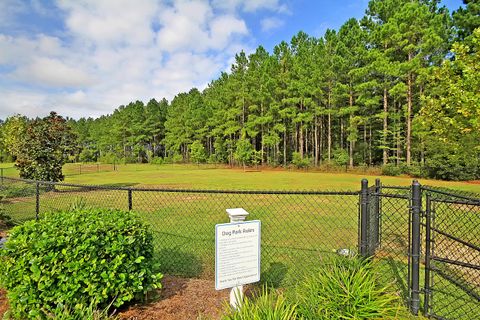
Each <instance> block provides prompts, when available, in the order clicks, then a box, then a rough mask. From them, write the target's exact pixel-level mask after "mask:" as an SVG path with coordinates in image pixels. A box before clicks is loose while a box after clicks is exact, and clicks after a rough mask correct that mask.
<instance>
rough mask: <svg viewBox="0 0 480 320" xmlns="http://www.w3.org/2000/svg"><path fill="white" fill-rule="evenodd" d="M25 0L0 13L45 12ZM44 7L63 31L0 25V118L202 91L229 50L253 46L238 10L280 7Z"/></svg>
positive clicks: (143, 0) (64, 2)
mask: <svg viewBox="0 0 480 320" xmlns="http://www.w3.org/2000/svg"><path fill="white" fill-rule="evenodd" d="M32 1H33V2H29V3H25V2H21V1H20V2H17V1H14V0H1V1H0V20H1V18H2V17H3V16H4V15H5V12H6V11H5V10H7V9H8V10H7V11H8V12H10V13H12V16H13V17H14V16H15V15H14V14H13V13H15V14H16V12H18V13H24V12H25V10H27V11H28V12H29V14H37V15H41V17H42V19H43V20H45V19H49V17H51V15H49V12H48V10H46V9H47V7H46V6H45V5H44V3H42V2H41V1H38V0H32ZM18 3H19V7H18V8H17V7H16V4H18ZM52 5H53V6H56V8H55V10H56V11H55V12H57V10H58V13H59V14H58V15H57V16H56V17H55V19H56V21H57V22H58V21H60V22H63V25H64V29H48V28H47V29H45V28H44V29H42V30H43V31H42V32H43V33H32V32H31V30H32V28H29V27H28V21H20V20H18V19H17V20H15V21H11V22H12V23H15V25H18V26H19V27H20V29H18V28H17V27H15V28H17V29H18V30H20V32H17V31H18V30H17V29H16V31H15V32H14V33H8V32H7V31H0V95H1V96H2V99H1V100H0V118H5V117H6V116H8V115H11V114H14V113H22V114H25V115H27V116H37V115H39V116H44V115H47V114H48V113H49V112H50V111H51V110H55V111H57V112H59V113H60V114H62V115H64V116H69V117H74V118H78V117H82V116H85V117H88V116H100V115H102V114H107V113H111V112H112V111H113V109H114V108H116V107H118V106H119V105H121V104H127V103H129V102H130V101H134V100H137V99H139V100H143V101H148V100H149V99H151V98H157V99H161V98H163V97H166V98H167V99H171V98H173V97H174V96H175V95H176V94H177V93H179V92H182V91H187V90H190V89H191V88H192V87H198V88H199V89H203V88H204V87H205V86H206V85H207V84H208V83H209V82H210V81H211V80H213V79H214V78H215V77H217V76H218V74H219V73H220V72H221V71H223V70H225V69H229V67H230V65H229V64H230V61H232V60H231V59H232V57H233V56H234V55H235V53H237V52H239V51H240V50H242V49H244V50H245V51H247V52H248V51H252V48H250V46H249V45H248V43H249V36H250V34H249V30H248V28H247V25H246V22H245V21H244V20H243V19H242V17H241V15H240V11H244V12H245V11H248V12H251V11H255V10H269V11H274V12H278V10H280V9H281V7H282V5H281V4H280V3H279V0H266V1H254V0H247V1H237V0H233V1H227V2H226V3H225V4H222V2H221V1H216V0H213V1H212V2H209V1H206V0H204V1H201V0H192V1H187V0H173V1H166V0H165V1H152V0H136V1H131V0H103V1H100V0H78V1H69V0H58V1H57V2H56V3H53V4H49V5H48V9H51V8H50V7H51V6H52ZM232 8H233V9H232ZM279 8H280V9H279ZM2 9H5V10H2ZM231 9H232V10H231ZM13 19H14V18H13ZM59 19H60V20H59ZM0 25H1V22H0ZM22 25H23V30H25V31H24V32H23V33H22V32H21V30H22ZM50 28H51V27H50Z"/></svg>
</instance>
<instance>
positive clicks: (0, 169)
mask: <svg viewBox="0 0 480 320" xmlns="http://www.w3.org/2000/svg"><path fill="white" fill-rule="evenodd" d="M0 176H1V179H2V184H3V168H0Z"/></svg>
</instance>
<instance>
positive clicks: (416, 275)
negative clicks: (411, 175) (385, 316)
mask: <svg viewBox="0 0 480 320" xmlns="http://www.w3.org/2000/svg"><path fill="white" fill-rule="evenodd" d="M421 210H422V187H421V185H420V183H419V182H418V181H417V180H413V183H412V231H411V232H412V234H411V239H412V243H411V252H410V262H411V263H410V268H411V271H410V272H411V275H412V278H411V283H410V311H411V312H412V313H413V314H414V315H418V310H419V309H420V213H421Z"/></svg>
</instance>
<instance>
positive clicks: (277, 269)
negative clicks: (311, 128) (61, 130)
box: [0, 177, 480, 319]
mask: <svg viewBox="0 0 480 320" xmlns="http://www.w3.org/2000/svg"><path fill="white" fill-rule="evenodd" d="M364 190H365V189H364ZM0 191H1V193H2V194H4V195H5V197H6V198H5V199H4V200H3V207H4V209H5V211H6V212H7V214H8V215H10V216H11V218H12V219H13V220H14V221H15V222H16V223H22V222H24V221H26V220H29V219H34V218H35V217H36V216H38V217H39V218H41V217H42V216H43V215H44V214H45V213H46V212H49V211H56V210H65V209H70V208H74V207H96V208H114V209H121V210H134V211H136V212H138V214H139V216H140V217H141V219H143V220H144V221H145V222H146V223H148V224H149V225H150V226H151V229H152V231H153V233H154V240H155V249H156V254H157V257H158V259H159V261H160V264H161V268H162V270H161V271H162V272H164V273H166V274H171V275H179V276H185V277H200V278H205V279H212V278H213V277H214V265H215V261H214V260H215V231H214V230H215V225H216V224H219V223H225V222H228V221H229V218H228V215H227V214H226V209H228V208H244V209H245V210H247V211H248V212H249V213H250V214H249V216H248V218H247V219H248V220H260V221H261V223H262V246H261V259H262V264H261V267H262V270H261V272H262V274H261V279H262V281H263V282H267V283H269V284H270V285H273V286H289V285H292V284H294V283H296V282H297V281H298V279H299V277H301V276H303V273H305V272H308V271H311V270H312V269H314V268H315V267H316V266H318V265H319V264H321V263H322V260H324V259H325V258H326V257H327V256H329V255H332V254H336V253H339V252H345V250H339V249H349V250H353V251H356V252H358V250H359V244H360V243H362V247H363V246H364V247H363V248H364V249H366V251H365V253H366V254H367V255H369V256H374V257H375V259H376V260H378V261H379V264H380V266H381V267H382V268H383V269H382V270H383V272H382V273H381V280H382V281H383V282H384V283H389V284H391V285H392V286H393V287H394V288H397V291H398V294H399V295H401V296H402V297H403V298H404V301H405V302H408V299H409V297H410V296H411V294H412V292H411V289H410V288H411V281H413V280H411V277H410V270H411V266H410V263H411V259H410V258H411V250H412V239H411V234H412V230H411V229H412V227H411V226H412V200H411V199H412V189H411V187H398V186H388V185H381V184H380V183H377V184H376V185H375V186H373V187H370V188H368V190H366V192H363V193H361V192H269V191H219V190H168V189H137V188H130V187H99V186H83V185H72V184H53V183H45V182H37V181H28V180H22V179H15V178H9V177H2V180H1V183H0ZM421 193H422V196H423V199H422V210H421V217H422V218H421V239H422V240H421V243H420V248H421V252H422V259H421V265H420V268H419V269H420V279H421V283H422V286H423V295H422V303H423V305H422V308H424V310H425V313H426V314H427V315H429V316H432V317H436V318H439V319H480V280H479V279H480V197H479V196H478V195H476V194H473V193H469V192H457V191H454V192H452V191H451V190H447V189H444V188H433V187H422V189H421ZM365 196H366V197H367V198H365ZM361 203H363V205H361ZM365 204H366V205H365ZM362 208H364V209H362ZM360 211H362V212H360ZM363 211H366V212H363ZM363 214H366V220H361V219H363V217H364V216H363ZM364 223H365V228H366V229H367V231H366V232H365V230H364V232H361V230H360V228H361V226H363V225H364ZM364 235H366V238H363V237H364ZM347 252H350V251H347ZM412 278H414V277H412Z"/></svg>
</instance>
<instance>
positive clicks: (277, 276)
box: [260, 262, 288, 288]
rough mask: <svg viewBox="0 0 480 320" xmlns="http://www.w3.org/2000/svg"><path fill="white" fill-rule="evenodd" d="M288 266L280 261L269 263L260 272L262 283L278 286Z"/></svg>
mask: <svg viewBox="0 0 480 320" xmlns="http://www.w3.org/2000/svg"><path fill="white" fill-rule="evenodd" d="M287 272H288V267H287V266H286V265H285V264H283V263H281V262H272V263H270V265H269V267H268V269H267V270H265V271H264V272H262V273H261V275H260V279H261V282H262V283H265V284H267V285H268V286H271V287H274V288H279V287H281V286H282V282H283V280H284V279H285V276H286V275H287Z"/></svg>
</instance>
